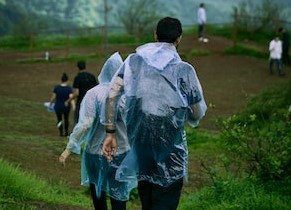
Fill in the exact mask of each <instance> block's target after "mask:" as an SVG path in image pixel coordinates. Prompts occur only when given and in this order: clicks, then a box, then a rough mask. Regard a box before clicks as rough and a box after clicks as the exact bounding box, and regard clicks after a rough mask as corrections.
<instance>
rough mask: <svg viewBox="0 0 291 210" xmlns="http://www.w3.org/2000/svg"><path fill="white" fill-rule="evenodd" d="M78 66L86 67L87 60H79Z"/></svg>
mask: <svg viewBox="0 0 291 210" xmlns="http://www.w3.org/2000/svg"><path fill="white" fill-rule="evenodd" d="M77 66H78V68H79V69H80V70H83V69H86V62H85V61H78V63H77Z"/></svg>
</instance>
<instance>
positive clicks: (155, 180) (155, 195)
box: [103, 17, 207, 210]
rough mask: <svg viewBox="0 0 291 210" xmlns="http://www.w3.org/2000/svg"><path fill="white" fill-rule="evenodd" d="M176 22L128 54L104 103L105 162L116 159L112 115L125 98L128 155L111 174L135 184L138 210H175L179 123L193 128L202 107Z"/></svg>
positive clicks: (181, 173) (164, 22)
mask: <svg viewBox="0 0 291 210" xmlns="http://www.w3.org/2000/svg"><path fill="white" fill-rule="evenodd" d="M181 35H182V26H181V23H180V21H179V20H177V19H175V18H170V17H166V18H163V19H161V20H160V21H159V22H158V25H157V28H156V32H155V38H156V40H157V42H154V43H148V44H145V45H143V46H140V47H138V48H137V49H136V52H135V53H133V54H131V55H129V56H128V57H127V59H126V60H125V62H124V64H123V65H122V66H121V67H120V69H119V71H118V73H117V74H116V75H115V77H114V78H113V79H112V84H111V89H110V91H109V96H108V99H107V100H108V101H107V103H106V112H105V114H106V118H105V122H104V123H105V125H106V133H107V135H106V138H105V139H104V145H103V152H104V154H105V156H106V157H107V159H108V160H111V159H112V158H114V154H115V153H116V152H117V154H118V147H119V146H118V142H116V140H118V136H117V135H116V134H115V133H116V116H117V114H116V112H115V107H116V106H118V100H119V98H120V97H121V96H125V101H126V103H125V109H124V119H125V121H126V126H127V135H128V139H129V143H130V146H131V150H130V151H129V152H128V153H127V155H126V157H125V159H124V160H123V161H122V163H121V165H120V166H119V168H118V170H117V172H116V178H117V179H118V180H121V181H126V180H134V179H135V178H137V179H138V192H139V195H140V199H141V203H142V209H143V210H148V209H150V210H157V209H159V210H161V209H176V208H177V206H178V203H179V198H180V193H181V189H182V185H183V178H184V177H186V175H187V158H188V151H187V143H186V133H185V129H184V124H185V122H186V121H188V123H189V124H190V125H191V126H193V127H195V126H197V125H198V123H199V120H200V119H201V118H202V117H203V116H204V115H205V112H206V109H207V107H206V103H205V101H204V97H203V92H202V88H201V85H200V82H199V80H198V78H197V75H196V72H195V69H194V68H193V67H192V66H191V65H190V64H189V63H186V62H184V61H182V60H181V58H180V56H179V55H178V53H177V49H176V48H177V46H178V44H179V42H180V40H181Z"/></svg>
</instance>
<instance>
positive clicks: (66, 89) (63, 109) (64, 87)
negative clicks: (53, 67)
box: [50, 73, 73, 136]
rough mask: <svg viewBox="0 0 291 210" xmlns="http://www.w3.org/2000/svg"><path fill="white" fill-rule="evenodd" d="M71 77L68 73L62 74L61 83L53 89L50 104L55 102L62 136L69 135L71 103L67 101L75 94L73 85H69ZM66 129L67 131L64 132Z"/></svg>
mask: <svg viewBox="0 0 291 210" xmlns="http://www.w3.org/2000/svg"><path fill="white" fill-rule="evenodd" d="M68 80H69V77H68V75H67V74H66V73H63V74H62V77H61V84H59V85H56V86H55V87H54V90H53V94H52V97H51V99H50V104H53V103H55V105H54V110H55V113H56V116H57V127H58V128H59V134H60V136H68V135H69V114H70V110H71V105H70V104H66V103H65V102H66V101H67V100H69V98H70V97H72V96H73V92H72V87H71V86H69V85H68ZM64 130H65V133H64Z"/></svg>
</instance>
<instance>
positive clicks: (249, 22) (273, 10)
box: [237, 0, 284, 33]
mask: <svg viewBox="0 0 291 210" xmlns="http://www.w3.org/2000/svg"><path fill="white" fill-rule="evenodd" d="M237 9H238V26H239V28H241V29H244V30H247V31H249V32H253V33H254V32H257V31H261V30H263V29H266V28H270V27H271V28H273V27H276V24H278V22H276V21H278V20H280V19H284V12H283V9H282V8H280V7H279V5H278V4H276V3H275V2H274V1H272V0H261V1H260V2H259V3H256V2H255V1H251V0H244V1H241V2H240V4H239V5H238V8H237Z"/></svg>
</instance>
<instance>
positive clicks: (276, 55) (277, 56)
mask: <svg viewBox="0 0 291 210" xmlns="http://www.w3.org/2000/svg"><path fill="white" fill-rule="evenodd" d="M269 51H270V63H269V70H270V74H273V66H274V64H276V65H277V69H278V73H279V75H280V76H283V75H284V73H283V70H282V63H281V56H282V42H281V40H280V39H279V37H278V36H276V37H275V38H274V39H273V40H272V41H271V42H270V44H269Z"/></svg>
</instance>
